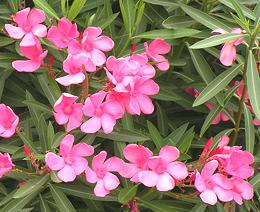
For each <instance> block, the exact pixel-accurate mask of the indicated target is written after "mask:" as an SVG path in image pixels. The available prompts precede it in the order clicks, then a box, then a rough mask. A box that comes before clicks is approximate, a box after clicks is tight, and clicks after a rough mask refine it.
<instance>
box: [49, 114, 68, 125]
mask: <svg viewBox="0 0 260 212" xmlns="http://www.w3.org/2000/svg"><path fill="white" fill-rule="evenodd" d="M53 115H54V118H55V121H56V122H57V124H59V125H63V124H66V123H67V122H68V121H69V116H68V115H65V114H63V113H55V112H54V113H53Z"/></svg>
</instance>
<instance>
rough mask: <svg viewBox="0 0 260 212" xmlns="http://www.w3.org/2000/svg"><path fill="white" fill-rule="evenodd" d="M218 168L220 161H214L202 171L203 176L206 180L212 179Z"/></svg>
mask: <svg viewBox="0 0 260 212" xmlns="http://www.w3.org/2000/svg"><path fill="white" fill-rule="evenodd" d="M217 168H218V161H216V160H212V161H210V162H208V163H206V164H205V165H204V167H203V169H202V171H201V176H202V177H203V178H205V179H207V178H210V177H211V176H212V175H213V174H214V172H215V171H216V169H217Z"/></svg>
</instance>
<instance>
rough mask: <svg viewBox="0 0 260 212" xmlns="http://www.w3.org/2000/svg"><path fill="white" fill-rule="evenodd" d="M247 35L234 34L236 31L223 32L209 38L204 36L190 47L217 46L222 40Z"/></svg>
mask: <svg viewBox="0 0 260 212" xmlns="http://www.w3.org/2000/svg"><path fill="white" fill-rule="evenodd" d="M245 36H247V35H244V34H236V33H225V34H221V35H214V36H211V37H209V38H206V39H204V40H201V41H199V42H197V43H195V44H193V45H192V46H190V48H191V49H204V48H208V47H212V46H217V45H219V44H222V43H224V42H228V41H231V40H235V39H238V38H243V37H245Z"/></svg>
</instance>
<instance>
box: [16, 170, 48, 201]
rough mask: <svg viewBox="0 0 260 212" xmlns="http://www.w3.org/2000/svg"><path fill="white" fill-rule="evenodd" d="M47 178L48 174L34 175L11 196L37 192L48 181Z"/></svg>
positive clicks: (19, 196)
mask: <svg viewBox="0 0 260 212" xmlns="http://www.w3.org/2000/svg"><path fill="white" fill-rule="evenodd" d="M49 179H50V176H49V174H47V175H45V176H40V177H35V178H34V179H33V180H32V181H30V182H27V183H26V184H25V185H23V186H22V187H21V188H19V189H18V190H17V191H16V192H15V194H14V196H13V198H15V199H17V198H23V197H25V196H27V195H29V194H32V193H35V192H38V191H39V190H40V189H42V187H43V186H44V185H45V184H46V183H47V182H48V180H49Z"/></svg>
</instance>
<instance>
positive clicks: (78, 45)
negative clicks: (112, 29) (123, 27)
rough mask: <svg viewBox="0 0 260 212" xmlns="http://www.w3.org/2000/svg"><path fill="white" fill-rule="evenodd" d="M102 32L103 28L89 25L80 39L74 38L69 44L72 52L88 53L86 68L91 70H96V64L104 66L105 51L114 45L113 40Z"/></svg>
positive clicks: (69, 49) (69, 50)
mask: <svg viewBox="0 0 260 212" xmlns="http://www.w3.org/2000/svg"><path fill="white" fill-rule="evenodd" d="M101 33H102V29H101V28H99V27H88V28H86V29H85V31H84V32H83V35H82V38H81V40H80V41H77V40H75V39H73V40H72V41H71V42H70V43H69V45H68V52H69V53H70V54H73V55H75V54H80V53H84V54H86V56H87V57H88V61H87V62H86V64H85V68H86V70H87V71H89V72H93V71H95V70H96V66H102V65H103V64H104V63H105V62H106V56H105V54H104V53H103V52H107V51H110V50H111V49H112V48H113V47H114V42H113V40H112V39H111V38H109V37H108V36H104V35H101Z"/></svg>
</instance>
